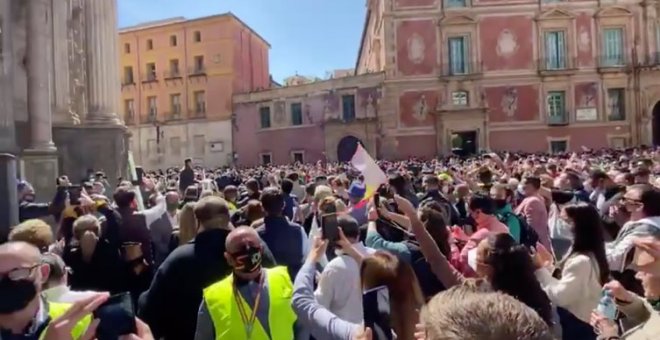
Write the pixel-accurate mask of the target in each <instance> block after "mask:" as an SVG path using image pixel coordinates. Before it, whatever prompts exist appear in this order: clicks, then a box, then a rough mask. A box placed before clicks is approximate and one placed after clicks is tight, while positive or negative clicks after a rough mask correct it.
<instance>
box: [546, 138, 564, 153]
mask: <svg viewBox="0 0 660 340" xmlns="http://www.w3.org/2000/svg"><path fill="white" fill-rule="evenodd" d="M566 151H568V141H566V140H551V141H550V153H563V152H566Z"/></svg>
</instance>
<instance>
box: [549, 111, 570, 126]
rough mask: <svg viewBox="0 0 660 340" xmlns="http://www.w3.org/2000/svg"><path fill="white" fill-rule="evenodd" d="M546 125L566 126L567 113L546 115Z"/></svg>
mask: <svg viewBox="0 0 660 340" xmlns="http://www.w3.org/2000/svg"><path fill="white" fill-rule="evenodd" d="M548 125H568V113H567V112H564V113H562V114H558V115H548Z"/></svg>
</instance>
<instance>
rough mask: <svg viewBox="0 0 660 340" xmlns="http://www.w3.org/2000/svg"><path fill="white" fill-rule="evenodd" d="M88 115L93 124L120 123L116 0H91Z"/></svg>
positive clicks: (87, 5)
mask: <svg viewBox="0 0 660 340" xmlns="http://www.w3.org/2000/svg"><path fill="white" fill-rule="evenodd" d="M84 10H85V23H86V24H85V36H86V50H87V100H88V105H87V117H86V123H90V124H104V125H107V124H120V121H119V119H118V118H117V106H118V104H119V91H120V89H121V87H120V80H119V72H118V71H117V70H118V65H117V63H118V58H119V55H118V53H117V2H116V0H87V1H85V3H84Z"/></svg>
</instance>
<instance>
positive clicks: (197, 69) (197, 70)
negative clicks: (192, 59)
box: [188, 65, 206, 77]
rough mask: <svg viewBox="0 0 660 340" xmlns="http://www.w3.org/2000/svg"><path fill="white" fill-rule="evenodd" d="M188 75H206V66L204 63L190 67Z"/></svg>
mask: <svg viewBox="0 0 660 340" xmlns="http://www.w3.org/2000/svg"><path fill="white" fill-rule="evenodd" d="M188 76H189V77H199V76H206V67H204V65H197V66H194V67H191V68H190V70H188Z"/></svg>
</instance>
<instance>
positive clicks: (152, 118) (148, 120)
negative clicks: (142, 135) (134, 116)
mask: <svg viewBox="0 0 660 340" xmlns="http://www.w3.org/2000/svg"><path fill="white" fill-rule="evenodd" d="M157 118H158V111H156V110H153V109H152V110H151V111H150V112H149V114H147V115H146V116H145V117H141V119H140V123H142V124H154V123H156V120H157Z"/></svg>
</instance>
